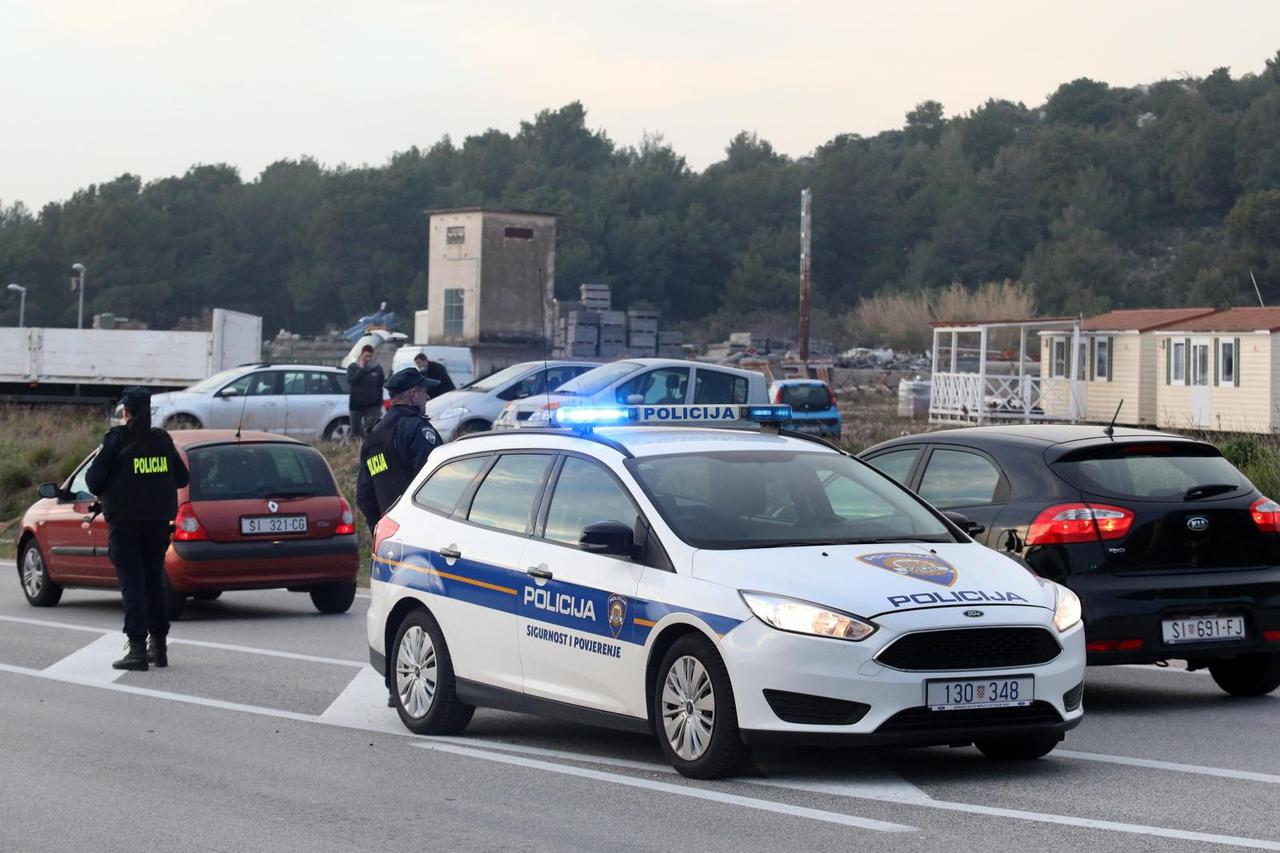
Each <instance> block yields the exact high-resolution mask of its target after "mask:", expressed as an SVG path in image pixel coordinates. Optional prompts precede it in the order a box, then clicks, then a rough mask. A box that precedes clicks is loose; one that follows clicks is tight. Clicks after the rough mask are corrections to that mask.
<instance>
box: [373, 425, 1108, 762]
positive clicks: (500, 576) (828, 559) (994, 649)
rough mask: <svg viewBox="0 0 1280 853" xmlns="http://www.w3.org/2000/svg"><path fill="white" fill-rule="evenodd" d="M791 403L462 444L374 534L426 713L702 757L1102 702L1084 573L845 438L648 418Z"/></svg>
mask: <svg viewBox="0 0 1280 853" xmlns="http://www.w3.org/2000/svg"><path fill="white" fill-rule="evenodd" d="M786 408H787V407H785V406H781V407H780V406H741V407H738V406H689V407H684V406H679V407H672V406H639V407H615V408H611V409H603V410H600V409H589V408H566V409H562V410H559V412H558V413H557V418H558V419H560V420H562V421H563V420H572V422H573V423H572V424H571V425H570V426H569V428H567V429H546V430H522V431H519V432H510V433H483V434H479V435H475V436H470V437H467V438H466V439H463V440H459V441H456V442H453V443H452V444H449V445H446V446H444V447H442V448H439V449H437V450H436V451H435V452H434V453H433V454H432V455H431V459H430V461H429V462H428V465H427V467H426V468H424V470H423V471H422V472H420V473H419V475H418V476H417V477H416V478H415V480H414V482H413V483H412V485H411V486H410V488H409V489H408V490H407V491H406V493H405V496H404V497H403V498H402V499H401V500H400V501H399V502H398V503H397V504H396V505H395V506H394V507H393V508H392V509H391V511H390V512H389V513H388V514H387V516H386V517H385V518H384V519H383V521H382V522H381V523H380V524H379V525H378V530H377V534H376V538H375V544H374V550H375V554H374V558H373V568H372V590H371V592H372V601H371V605H370V608H369V617H368V630H369V645H370V655H371V658H372V660H373V662H374V664H375V666H376V667H377V668H378V669H379V670H380V671H382V672H383V673H384V675H385V674H387V668H388V667H390V675H389V683H390V685H391V686H392V688H393V692H394V695H395V702H396V704H397V706H398V711H399V714H400V718H401V720H402V721H403V722H404V724H405V725H406V726H407V727H408V728H409V729H411V730H412V731H415V732H418V733H421V734H450V733H456V732H459V731H461V730H462V729H463V728H464V727H465V726H466V725H467V722H468V721H469V720H470V718H471V714H472V712H473V710H474V709H475V707H476V706H477V705H481V706H490V707H500V708H507V709H512V710H518V711H527V712H531V713H539V714H546V715H549V716H557V717H562V718H567V719H570V720H575V721H581V722H584V723H591V724H599V725H603V726H611V727H616V728H619V729H625V730H630V731H636V732H655V733H656V734H657V736H658V740H659V742H660V743H661V745H662V749H663V751H664V752H665V754H666V756H667V758H668V759H669V760H670V762H671V764H672V765H674V766H675V767H676V769H677V770H679V771H680V772H681V773H683V774H685V775H687V776H695V777H701V778H710V777H715V776H718V775H722V774H724V773H726V772H731V771H732V769H733V768H734V767H735V766H736V765H737V763H738V761H739V759H741V758H742V757H744V755H745V753H746V748H747V746H748V745H749V744H753V743H763V742H770V741H784V742H786V741H804V742H808V741H824V740H833V741H849V742H853V743H865V744H917V745H928V744H951V745H956V744H969V743H973V744H976V745H977V747H978V748H979V749H981V750H982V751H983V752H984V753H986V754H987V755H989V756H991V757H993V758H1028V759H1029V758H1036V757H1039V756H1041V755H1043V754H1045V753H1047V752H1049V751H1050V750H1051V749H1053V748H1054V746H1055V745H1056V744H1057V743H1058V742H1059V741H1060V740H1061V739H1062V736H1063V733H1064V732H1065V731H1066V730H1068V729H1070V728H1072V727H1073V726H1075V725H1076V724H1078V723H1079V722H1080V718H1081V715H1082V713H1083V711H1082V709H1081V694H1082V692H1083V679H1084V660H1085V653H1084V634H1083V629H1082V626H1081V623H1080V606H1079V602H1078V600H1077V599H1076V597H1075V595H1073V594H1072V593H1071V591H1070V590H1068V589H1066V588H1065V587H1063V586H1060V585H1058V584H1056V583H1053V582H1051V581H1048V580H1044V579H1041V578H1038V577H1036V576H1035V575H1033V574H1032V573H1031V572H1030V571H1029V570H1027V569H1026V568H1024V567H1023V566H1022V565H1020V564H1018V563H1016V562H1014V561H1012V560H1011V559H1009V558H1008V557H1005V556H1003V555H1001V554H998V553H996V552H995V551H992V550H990V549H987V548H985V547H983V546H981V545H978V544H977V543H975V542H973V541H972V540H970V539H969V537H968V536H966V535H965V534H964V533H962V532H961V531H960V530H959V528H957V527H956V526H955V525H954V524H953V523H951V522H950V521H949V520H947V519H946V518H944V517H943V516H942V515H940V514H939V513H938V512H937V511H936V510H934V509H932V508H931V507H929V506H928V505H927V504H925V503H923V502H922V501H921V500H920V499H919V498H917V497H915V496H914V495H913V494H911V493H910V492H908V491H906V490H905V489H903V488H902V487H901V486H899V485H898V484H896V483H895V482H894V481H892V480H890V479H889V478H887V477H885V476H883V475H881V474H880V473H878V472H877V471H876V470H875V469H873V468H871V467H869V466H868V465H866V464H864V463H862V462H861V461H859V460H857V459H854V458H852V457H850V456H848V455H847V454H845V453H843V452H840V451H838V450H836V449H835V448H834V447H832V446H830V445H828V444H826V443H825V442H822V441H821V440H819V439H814V438H807V437H802V436H793V435H789V434H779V433H778V432H777V431H776V429H770V428H769V427H767V426H766V427H763V428H760V429H755V430H742V429H711V428H706V427H701V428H688V427H685V426H678V427H671V428H657V427H653V426H649V425H647V423H648V422H654V421H657V422H665V423H672V422H683V423H689V422H700V423H706V422H713V421H732V422H738V423H742V422H743V421H744V420H745V419H749V418H751V417H756V418H761V419H765V420H786V419H787V418H788V417H789V416H790V412H788V411H785V410H786ZM633 422H645V424H646V425H641V426H631V425H621V424H631V423H633ZM603 424H612V426H603ZM592 427H594V428H592Z"/></svg>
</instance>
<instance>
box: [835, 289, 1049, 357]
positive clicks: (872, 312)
mask: <svg viewBox="0 0 1280 853" xmlns="http://www.w3.org/2000/svg"><path fill="white" fill-rule="evenodd" d="M1035 310H1036V304H1035V297H1034V295H1033V293H1032V289H1031V286H1030V285H1025V284H1021V283H1018V282H1013V281H1005V282H995V281H989V282H987V283H985V284H982V285H980V286H978V287H976V288H973V289H969V288H967V287H965V286H964V285H963V284H961V283H960V282H958V281H953V282H952V283H951V285H950V286H949V287H945V288H942V289H941V290H936V291H929V290H917V291H911V292H906V293H879V294H876V295H875V296H871V297H868V298H865V299H863V300H861V301H860V302H859V303H858V307H857V309H856V310H855V311H854V312H853V314H852V315H850V316H848V317H847V318H846V320H845V324H846V326H847V328H848V331H849V333H850V334H851V335H853V336H854V337H855V338H857V339H859V340H861V341H862V342H864V343H868V344H871V343H875V344H886V345H888V346H891V347H894V348H896V349H906V350H911V351H914V352H920V351H923V350H926V349H928V348H929V347H930V346H931V345H932V343H933V330H932V329H930V328H929V324H930V323H933V322H936V321H939V320H946V321H965V320H980V321H995V320H1021V319H1026V318H1030V317H1034V316H1035ZM1016 339H1017V337H1016V332H1015V333H1014V337H1013V340H1015V341H1016ZM1005 343H1006V342H1003V341H992V346H1001V345H1004V344H1005Z"/></svg>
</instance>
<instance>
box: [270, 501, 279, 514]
mask: <svg viewBox="0 0 1280 853" xmlns="http://www.w3.org/2000/svg"><path fill="white" fill-rule="evenodd" d="M267 509H269V510H271V511H272V512H279V511H280V504H278V503H276V502H275V501H267Z"/></svg>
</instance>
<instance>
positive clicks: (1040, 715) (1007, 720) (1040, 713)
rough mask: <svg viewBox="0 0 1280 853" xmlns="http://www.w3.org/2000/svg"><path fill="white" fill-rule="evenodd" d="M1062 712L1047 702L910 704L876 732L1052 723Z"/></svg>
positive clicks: (929, 730)
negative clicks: (939, 707) (936, 707)
mask: <svg viewBox="0 0 1280 853" xmlns="http://www.w3.org/2000/svg"><path fill="white" fill-rule="evenodd" d="M1060 722H1062V715H1061V714H1059V713H1058V712H1057V711H1055V710H1054V708H1053V706H1052V705H1050V704H1049V703H1048V702H1032V703H1031V704H1030V705H1028V706H1027V707H1025V708H973V709H965V710H959V711H931V710H929V709H928V708H908V709H907V710H905V711H899V712H898V713H896V714H894V715H893V716H892V717H890V718H889V719H887V720H885V721H884V722H883V723H882V724H881V725H880V728H878V729H876V734H885V735H888V734H910V733H917V732H931V731H932V732H937V731H946V730H950V729H964V730H966V731H971V730H973V729H985V728H992V729H1002V728H1005V727H1007V726H1036V725H1053V724H1054V723H1060Z"/></svg>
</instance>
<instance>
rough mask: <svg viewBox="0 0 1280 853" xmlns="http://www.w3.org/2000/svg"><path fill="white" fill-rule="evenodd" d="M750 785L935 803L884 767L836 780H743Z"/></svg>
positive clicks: (907, 801) (918, 804)
mask: <svg viewBox="0 0 1280 853" xmlns="http://www.w3.org/2000/svg"><path fill="white" fill-rule="evenodd" d="M742 781H744V782H750V783H751V784H753V785H773V786H776V787H779V788H791V789H792V790H796V791H812V792H813V793H817V794H831V795H833V796H837V797H853V798H855V799H860V800H878V801H880V802H884V803H905V804H907V805H913V806H929V805H932V804H933V803H935V802H937V801H936V800H934V799H933V797H931V796H929V795H928V794H926V793H925V792H924V791H922V790H920V789H919V788H917V787H916V786H915V785H912V784H911V783H910V782H908V781H907V780H906V779H903V778H902V777H901V776H899V775H898V774H897V773H894V772H893V771H892V770H890V769H888V768H887V767H879V766H873V765H868V766H863V767H860V768H858V773H857V778H853V779H850V778H847V777H840V778H835V779H823V778H821V777H816V778H815V777H810V776H808V775H805V776H790V777H788V776H768V777H766V778H764V779H744V780H742Z"/></svg>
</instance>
